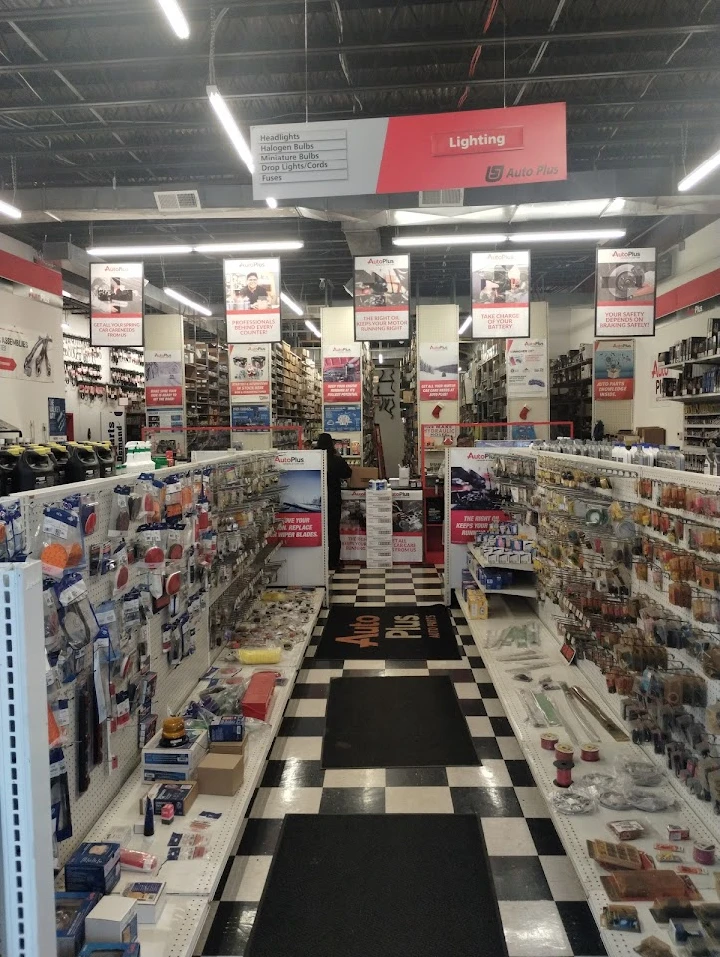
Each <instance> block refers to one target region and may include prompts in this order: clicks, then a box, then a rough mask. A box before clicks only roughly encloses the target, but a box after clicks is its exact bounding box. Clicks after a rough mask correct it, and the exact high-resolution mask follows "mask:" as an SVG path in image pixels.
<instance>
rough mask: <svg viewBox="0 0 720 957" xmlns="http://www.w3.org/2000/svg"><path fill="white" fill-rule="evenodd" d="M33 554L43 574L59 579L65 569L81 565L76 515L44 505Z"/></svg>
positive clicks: (77, 567)
mask: <svg viewBox="0 0 720 957" xmlns="http://www.w3.org/2000/svg"><path fill="white" fill-rule="evenodd" d="M34 556H35V557H36V558H39V559H40V561H41V562H42V570H43V575H47V576H49V577H50V578H55V579H60V578H62V577H63V575H64V574H65V573H66V572H67V571H69V570H77V569H81V568H84V567H85V550H84V548H83V538H82V532H81V530H80V518H79V517H78V515H77V514H76V513H75V512H73V511H71V510H70V509H67V508H61V507H60V506H57V505H46V506H45V508H44V509H43V518H42V522H41V524H40V527H39V528H38V531H37V537H36V547H35V549H34Z"/></svg>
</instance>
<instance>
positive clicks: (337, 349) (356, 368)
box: [322, 342, 362, 402]
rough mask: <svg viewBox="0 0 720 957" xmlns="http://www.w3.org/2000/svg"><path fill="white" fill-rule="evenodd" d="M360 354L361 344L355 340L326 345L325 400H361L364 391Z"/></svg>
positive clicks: (323, 373)
mask: <svg viewBox="0 0 720 957" xmlns="http://www.w3.org/2000/svg"><path fill="white" fill-rule="evenodd" d="M360 356H361V352H360V346H359V345H358V344H357V343H355V342H350V343H348V344H347V345H334V346H324V348H323V360H322V377H323V402H359V401H360V398H361V392H362V382H361V381H360V369H361V364H360Z"/></svg>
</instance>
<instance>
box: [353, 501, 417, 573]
mask: <svg viewBox="0 0 720 957" xmlns="http://www.w3.org/2000/svg"><path fill="white" fill-rule="evenodd" d="M422 495H423V493H422V490H421V489H392V560H393V564H396V565H403V564H408V563H410V564H412V563H416V562H422V561H423V533H422V528H423V497H422ZM365 499H366V494H365V489H343V492H342V511H341V513H340V546H341V551H340V558H341V560H342V561H344V562H365V561H366V560H367V512H366V507H365Z"/></svg>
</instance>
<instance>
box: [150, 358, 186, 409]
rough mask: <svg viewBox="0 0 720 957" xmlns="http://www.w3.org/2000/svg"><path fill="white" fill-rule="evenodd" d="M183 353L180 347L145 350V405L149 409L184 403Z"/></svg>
mask: <svg viewBox="0 0 720 957" xmlns="http://www.w3.org/2000/svg"><path fill="white" fill-rule="evenodd" d="M182 383H183V374H182V353H181V352H180V350H179V349H146V350H145V405H146V406H147V407H148V409H151V408H160V407H162V408H165V407H169V406H173V407H174V406H178V405H182V404H183V390H182Z"/></svg>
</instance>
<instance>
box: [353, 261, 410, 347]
mask: <svg viewBox="0 0 720 957" xmlns="http://www.w3.org/2000/svg"><path fill="white" fill-rule="evenodd" d="M354 289H355V294H354V296H353V306H354V309H355V341H356V342H369V341H374V340H378V339H382V340H384V341H403V340H406V339H409V338H410V257H409V256H356V257H355V285H354Z"/></svg>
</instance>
